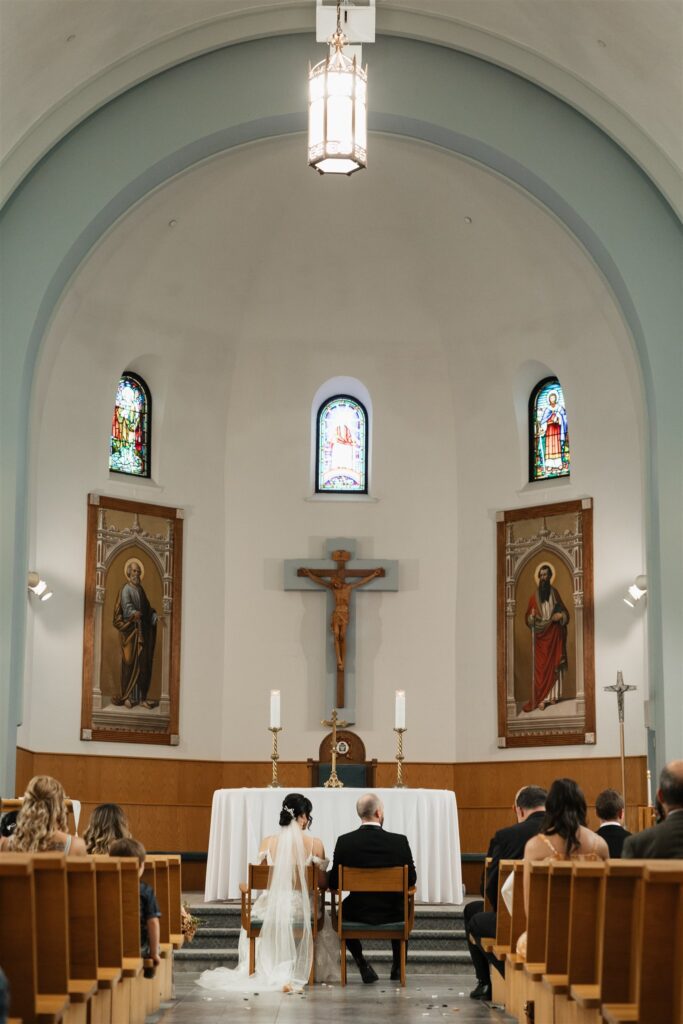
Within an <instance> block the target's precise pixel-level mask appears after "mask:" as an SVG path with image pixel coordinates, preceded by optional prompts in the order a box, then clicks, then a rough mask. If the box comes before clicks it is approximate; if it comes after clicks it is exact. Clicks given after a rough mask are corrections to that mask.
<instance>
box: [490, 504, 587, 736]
mask: <svg viewBox="0 0 683 1024" xmlns="http://www.w3.org/2000/svg"><path fill="white" fill-rule="evenodd" d="M496 529H497V549H498V551H497V561H498V568H497V574H498V582H497V610H498V746H499V747H537V746H555V745H566V744H569V743H583V744H585V743H595V658H594V630H593V501H592V499H591V498H583V499H581V500H580V501H565V502H561V503H559V504H554V505H536V506H534V507H532V508H519V509H514V510H512V511H508V512H499V513H498V514H497V527H496Z"/></svg>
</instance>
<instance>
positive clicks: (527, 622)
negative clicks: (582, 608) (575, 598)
mask: <svg viewBox="0 0 683 1024" xmlns="http://www.w3.org/2000/svg"><path fill="white" fill-rule="evenodd" d="M572 590H573V587H572V580H571V575H570V573H569V570H568V569H567V567H566V566H565V565H564V563H563V562H562V561H561V560H560V559H559V558H558V557H557V556H556V555H555V556H554V558H553V559H552V560H551V559H550V558H548V559H545V560H539V558H538V556H536V557H535V558H534V559H533V563H527V566H525V568H524V570H522V572H521V573H520V575H519V578H518V581H517V591H516V614H515V697H516V699H517V701H518V702H519V703H521V705H522V708H521V710H522V711H524V712H526V713H530V712H534V711H545V710H546V708H549V707H551V706H553V705H555V704H558V703H559V702H561V701H563V700H567V699H568V698H569V697H572V698H573V697H574V696H575V695H576V669H575V665H576V659H575V657H574V647H575V638H574V635H573V631H572V629H571V626H570V619H571V614H572V613H573V610H572V612H570V607H571V595H572ZM519 703H518V707H519Z"/></svg>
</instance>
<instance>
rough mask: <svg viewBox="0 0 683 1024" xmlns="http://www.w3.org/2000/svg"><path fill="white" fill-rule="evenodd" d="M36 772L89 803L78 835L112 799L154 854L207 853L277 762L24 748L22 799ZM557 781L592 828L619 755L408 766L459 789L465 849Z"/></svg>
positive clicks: (302, 772) (635, 766)
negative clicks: (226, 809)
mask: <svg viewBox="0 0 683 1024" xmlns="http://www.w3.org/2000/svg"><path fill="white" fill-rule="evenodd" d="M646 767H647V765H646V759H645V757H628V758H627V759H626V787H627V795H628V800H629V806H628V809H627V822H628V823H629V826H630V828H631V829H632V830H635V829H637V806H638V805H642V804H646V803H647V789H646V785H647V783H646ZM33 775H54V776H55V777H56V778H58V779H59V780H60V781H61V782H62V784H63V785H64V788H65V789H66V791H67V793H68V795H69V796H72V797H75V798H76V799H78V800H80V801H81V802H82V804H83V809H82V811H81V821H80V828H79V831H80V833H81V835H82V834H83V832H84V831H85V828H86V826H87V823H88V819H89V817H90V812H91V811H92V809H93V807H95V806H96V805H97V804H99V803H105V802H113V803H119V804H121V805H122V806H123V807H124V808H125V810H126V813H127V815H128V818H129V821H130V824H131V828H132V831H133V834H134V835H135V836H136V837H137V838H138V839H140V841H141V842H142V843H144V845H145V846H146V847H147V849H148V850H157V851H160V850H167V851H183V852H184V851H198V852H201V851H205V850H206V849H207V848H208V843H209V825H210V820H211V800H212V797H213V793H214V790H216V789H224V788H225V789H229V788H233V787H239V786H266V785H268V783H269V782H270V779H271V766H270V761H262V762H258V761H184V760H179V759H174V758H149V757H112V756H108V755H103V756H93V755H89V754H53V753H38V752H35V753H34V752H32V751H29V750H24V749H22V748H18V749H17V795H21V794H22V793H23V791H24V789H25V787H26V784H27V782H28V781H29V779H30V778H31V777H32V776H33ZM279 776H280V781H281V785H282V787H283V789H285V790H286V789H300V788H302V787H305V786H306V785H307V780H308V770H307V767H306V762H305V761H281V762H280V764H279ZM560 776H569V777H570V778H573V779H576V781H577V782H578V783H579V785H580V786H581V788H582V789H583V791H584V793H585V794H586V800H587V802H588V805H589V825H590V826H591V827H593V828H595V827H597V818H596V817H595V811H594V808H593V805H594V803H595V797H596V796H597V794H598V793H599V792H600V791H601V790H603V789H606V788H607V787H608V786H611V787H613V788H614V789H617V790H619V789H621V772H620V767H619V759H618V758H616V757H598V758H587V757H580V758H565V757H561V758H555V759H550V758H548V759H545V760H543V761H524V760H520V761H478V762H468V763H464V764H453V763H443V762H418V763H414V762H408V763H407V764H406V765H405V766H404V777H405V780H406V782H407V784H408V785H409V786H411V787H414V788H418V787H421V788H424V789H452V790H454V791H455V794H456V797H457V801H458V816H459V821H460V843H461V848H462V851H463V853H483V852H485V851H486V849H487V847H488V843H489V839H490V838H491V836H492V835H493V833H494V832H495V831H496V829H499V828H503V827H504V826H506V825H511V824H513V823H514V820H515V819H514V816H513V812H512V802H513V799H514V796H515V793H516V792H517V790H518V789H520V788H521V787H522V786H525V785H529V784H536V785H539V786H545V787H548V786H549V785H550V783H551V782H552V781H553V779H556V778H558V777H560ZM395 778H396V766H395V763H394V762H393V761H391V762H380V763H379V764H378V766H377V785H378V787H382V786H392V785H393V783H394V780H395ZM7 795H10V794H7ZM12 795H14V794H12ZM191 870H192V873H193V878H194V877H195V876H196V877H199V874H198V872H200V869H198V868H193V869H191ZM468 871H469V873H470V874H473V873H474V872H476V871H477V869H476V868H472V867H470V868H468ZM468 877H469V875H468ZM193 887H194V886H193ZM468 889H469V887H468Z"/></svg>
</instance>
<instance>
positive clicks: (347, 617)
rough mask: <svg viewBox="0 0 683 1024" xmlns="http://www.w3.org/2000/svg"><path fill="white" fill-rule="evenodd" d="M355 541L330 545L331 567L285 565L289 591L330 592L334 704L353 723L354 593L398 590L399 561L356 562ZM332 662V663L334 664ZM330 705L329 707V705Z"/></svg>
mask: <svg viewBox="0 0 683 1024" xmlns="http://www.w3.org/2000/svg"><path fill="white" fill-rule="evenodd" d="M353 547H354V542H353V541H351V540H349V539H347V538H340V539H337V540H330V541H328V542H327V549H328V552H329V559H330V561H331V562H333V563H334V564H333V565H330V564H329V562H326V561H322V560H321V561H314V562H312V563H309V564H308V565H302V564H301V561H302V560H299V561H294V559H287V561H286V562H285V590H304V589H305V590H313V589H318V588H322V589H325V590H327V591H328V593H329V604H328V607H329V609H330V628H329V632H328V637H329V643H330V646H329V648H328V651H329V652H330V654H331V658H330V659H329V662H328V671H329V672H330V675H333V680H334V685H333V687H331V688H330V694H329V696H330V697H331V698H332V700H331V701H330V703H333V705H334V706H335V707H336V708H338V709H339V710H340V712H341V713H342V714H343V715H344V717H345V718H347V719H348V720H349V724H351V722H353V720H354V712H353V708H352V706H351V704H352V695H351V694H350V693H349V676H350V675H351V676H352V675H353V660H354V659H353V619H354V616H353V606H354V604H355V602H352V601H351V597H352V592H353V591H354V590H357V589H358V588H359V587H367V588H368V589H369V590H398V583H397V578H398V566H397V563H396V562H395V561H392V560H387V559H381V560H379V561H382V562H383V564H382V565H378V564H377V563H376V562H375V563H373V562H369V561H367V560H360V559H358V560H354V558H353ZM330 663H331V664H330ZM328 706H329V705H328Z"/></svg>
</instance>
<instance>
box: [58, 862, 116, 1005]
mask: <svg viewBox="0 0 683 1024" xmlns="http://www.w3.org/2000/svg"><path fill="white" fill-rule="evenodd" d="M66 884H67V890H68V897H69V994H70V996H71V1000H72V1002H75V1001H79V998H78V996H77V995H76V993H77V992H78V991H80V992H82V993H83V996H82V1000H83V1001H87V996H86V993H87V992H92V996H91V999H90V1003H89V1005H88V1007H87V1012H88V1020H89V1022H91V1024H100V1022H101V1021H102V1020H103V1012H102V1006H103V1004H104V1005H105V1012H104V1019H105V1020H106V1021H109V1019H110V1017H111V992H110V991H107V992H106V993H105V994H103V995H102V996H101V997H100V991H99V985H98V969H97V965H98V958H97V956H98V954H97V886H96V883H95V864H94V862H93V860H92V859H91V858H90V857H67V858H66ZM72 992H73V993H74V994H73V995H72V994H71V993H72ZM106 1008H108V1013H107V1012H106Z"/></svg>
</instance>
